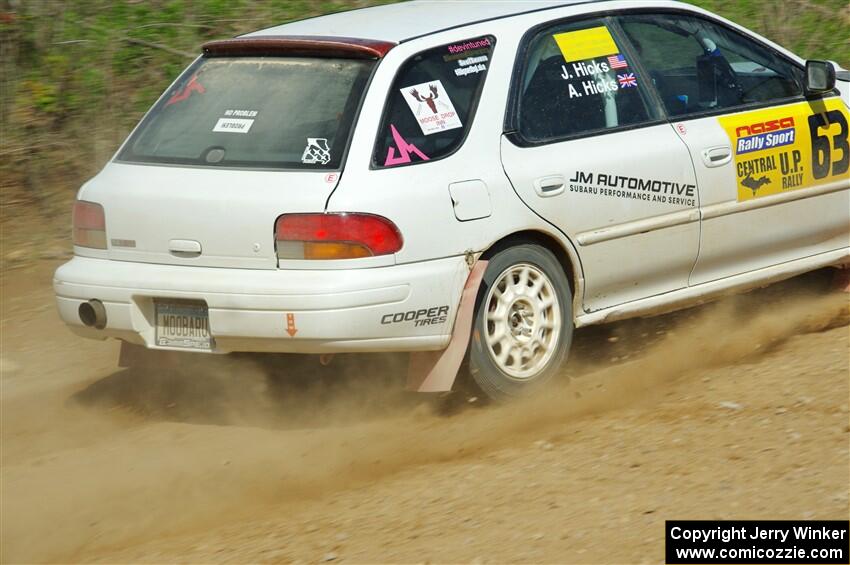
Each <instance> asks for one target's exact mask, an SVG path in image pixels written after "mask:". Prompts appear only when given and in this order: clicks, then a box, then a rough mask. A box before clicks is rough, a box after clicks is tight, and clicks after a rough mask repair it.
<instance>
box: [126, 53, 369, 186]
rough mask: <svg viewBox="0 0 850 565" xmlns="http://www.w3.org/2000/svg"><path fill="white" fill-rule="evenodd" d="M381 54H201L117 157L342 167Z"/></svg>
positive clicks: (207, 163)
mask: <svg viewBox="0 0 850 565" xmlns="http://www.w3.org/2000/svg"><path fill="white" fill-rule="evenodd" d="M374 64H375V63H374V61H362V60H351V59H323V58H296V57H233V58H202V59H200V60H199V61H198V62H196V63H195V64H193V65H192V66H191V67H190V68H189V69H188V70H187V71H186V72H185V73H184V75H183V76H182V77H181V79H180V80H179V81H178V82H177V83H176V84H175V85H174V86H173V87H172V89H171V90H170V91H169V92H168V93H166V95H165V96H164V97H163V98H162V100H160V102H159V103H158V104H157V105H156V106H155V107H154V109H153V110H152V111H151V112H150V113H149V114H148V116H147V117H146V118H145V120H144V121H143V122H142V124H141V126H140V127H139V128H138V129H137V130H136V131H135V133H134V134H133V136H132V137H131V138H130V140H129V142H128V143H127V144H126V145H125V147H124V149H123V150H122V152H121V154H120V155H119V157H118V159H119V160H122V161H130V162H137V163H165V164H183V165H200V166H216V167H240V168H244V167H248V168H285V169H308V170H309V169H322V170H324V169H337V168H339V167H340V165H341V163H342V158H343V155H344V153H345V150H346V146H347V143H348V140H349V134H350V132H351V126H352V123H353V122H354V117H355V114H356V113H357V109H358V107H359V104H360V100H361V99H362V97H363V93H364V91H365V88H366V83H367V81H368V79H369V75H370V73H371V70H372V68H373V67H374Z"/></svg>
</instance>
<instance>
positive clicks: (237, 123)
mask: <svg viewBox="0 0 850 565" xmlns="http://www.w3.org/2000/svg"><path fill="white" fill-rule="evenodd" d="M252 125H254V120H245V119H239V118H219V119H218V121H217V122H216V124H215V127H214V128H213V131H223V132H230V133H248V132H249V131H250V130H251V126H252Z"/></svg>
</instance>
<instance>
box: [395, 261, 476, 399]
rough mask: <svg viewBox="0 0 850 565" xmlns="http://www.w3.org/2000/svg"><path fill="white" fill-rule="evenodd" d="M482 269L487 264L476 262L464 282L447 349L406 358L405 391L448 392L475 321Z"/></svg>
mask: <svg viewBox="0 0 850 565" xmlns="http://www.w3.org/2000/svg"><path fill="white" fill-rule="evenodd" d="M486 269H487V261H478V262H477V263H475V266H474V267H472V271H470V273H469V276H468V277H467V279H466V285H464V287H463V294H461V297H460V306H459V307H458V312H457V317H456V318H455V325H454V330H453V331H452V339H451V341H449V346H448V347H446V348H445V349H444V350H442V351H416V352H413V353H411V354H410V363H409V365H408V368H407V390H411V391H415V392H447V391H450V390H451V389H452V385H453V384H454V382H455V378H456V377H457V372H458V371H459V370H460V364H461V363H462V362H463V357H464V355H465V354H466V348H467V347H468V346H469V338H470V336H471V333H472V321H473V319H474V318H475V297H476V296H477V295H478V287H479V286H480V285H481V279H482V278H483V277H484V271H485V270H486Z"/></svg>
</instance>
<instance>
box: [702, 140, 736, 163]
mask: <svg viewBox="0 0 850 565" xmlns="http://www.w3.org/2000/svg"><path fill="white" fill-rule="evenodd" d="M731 161H732V148H731V147H729V146H728V145H719V146H717V147H709V148H707V149H703V150H702V162H703V163H705V166H706V167H722V166H723V165H725V164H726V163H729V162H731Z"/></svg>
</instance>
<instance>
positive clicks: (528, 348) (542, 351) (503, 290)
mask: <svg viewBox="0 0 850 565" xmlns="http://www.w3.org/2000/svg"><path fill="white" fill-rule="evenodd" d="M528 267H530V268H528ZM523 273H526V274H523ZM540 276H543V277H545V279H546V282H543V283H540V284H541V290H540V291H535V290H534V288H535V284H534V283H538V282H539V281H540ZM523 278H524V279H525V284H522V282H523ZM547 282H548V286H547ZM509 283H510V285H511V290H510V292H508V290H507V285H508V284H509ZM529 283H530V284H529ZM494 285H497V286H496V288H494ZM544 288H545V289H546V290H545V291H544ZM523 289H525V290H523ZM532 295H533V296H532ZM552 295H554V297H555V299H556V300H555V302H554V304H553V305H551V306H546V304H547V303H548V301H549V297H550V296H552ZM511 297H515V298H516V299H515V300H514V299H513V298H511ZM475 308H476V311H475V319H474V322H473V331H472V340H471V344H470V350H469V372H470V375H471V377H472V381H473V383H474V384H475V385H476V386H477V388H479V389H480V390H481V392H483V393H484V394H485V395H486V396H487V397H489V398H490V399H492V400H496V401H505V400H510V399H512V398H517V397H522V396H527V395H529V394H531V393H533V392H534V391H536V390H538V389H539V388H540V387H541V386H543V385H545V384H546V383H547V382H549V381H550V380H551V379H552V378H553V377H554V376H555V375H556V374H557V373H558V371H559V370H560V369H561V367H562V366H563V364H564V362H565V361H566V359H567V354H568V353H569V349H570V344H571V342H572V335H573V315H572V311H573V308H572V292H570V286H569V283H568V282H567V277H566V275H565V273H564V269H563V268H562V267H561V264H560V263H559V262H558V260H557V259H556V258H555V256H554V255H553V254H552V253H551V252H550V251H549V250H548V249H546V248H544V247H541V246H539V245H534V244H530V243H525V244H520V245H515V246H513V247H509V248H507V249H504V250H502V251H499V252H497V253H495V254H494V255H493V256H492V257H490V258H489V263H488V265H487V270H486V271H485V272H484V277H483V279H482V281H481V288H480V289H479V292H478V297H477V300H476V307H475ZM529 310H533V312H531V313H529V312H528V311H529ZM488 312H493V317H494V318H496V319H497V320H496V321H493V320H488V315H487V314H488ZM503 314H504V315H503ZM529 318H530V321H529ZM548 325H555V326H558V331H557V332H555V331H554V329H549V328H547V327H546V326H548ZM488 336H489V337H490V338H491V339H492V340H496V339H500V341H498V343H494V344H493V345H488V343H487V341H488ZM499 336H506V337H501V338H499ZM538 344H539V347H536V346H537V345H538ZM544 345H545V347H544ZM517 350H518V351H519V353H517V355H519V360H518V361H516V358H515V357H514V356H513V355H512V354H513V353H514V352H515V351H517ZM505 351H507V353H505ZM527 353H528V355H529V356H528V360H527V362H526V361H525V355H526V354H527ZM538 353H539V354H538ZM500 356H501V357H510V359H505V360H503V361H501V362H500V360H499V359H498V357H500Z"/></svg>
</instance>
